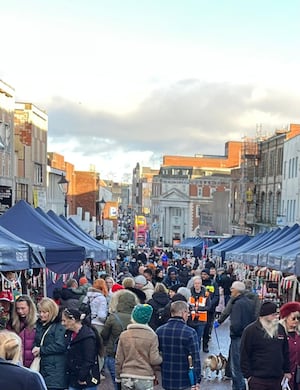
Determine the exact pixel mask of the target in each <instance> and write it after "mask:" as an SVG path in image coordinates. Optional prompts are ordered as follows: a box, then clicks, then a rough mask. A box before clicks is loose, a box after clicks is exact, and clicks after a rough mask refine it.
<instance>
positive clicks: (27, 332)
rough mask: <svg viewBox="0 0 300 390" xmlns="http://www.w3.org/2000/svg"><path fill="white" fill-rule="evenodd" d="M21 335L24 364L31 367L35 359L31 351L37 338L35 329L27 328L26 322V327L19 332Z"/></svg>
mask: <svg viewBox="0 0 300 390" xmlns="http://www.w3.org/2000/svg"><path fill="white" fill-rule="evenodd" d="M19 336H20V337H21V340H22V347H23V351H22V357H23V366H24V367H30V364H31V363H32V361H33V359H34V356H33V354H32V352H31V351H32V348H33V344H34V339H35V329H28V328H26V324H24V328H23V329H22V330H21V332H20V333H19Z"/></svg>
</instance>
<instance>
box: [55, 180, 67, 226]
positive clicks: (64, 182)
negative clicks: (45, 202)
mask: <svg viewBox="0 0 300 390" xmlns="http://www.w3.org/2000/svg"><path fill="white" fill-rule="evenodd" d="M57 184H58V186H59V189H60V190H61V192H62V193H63V194H64V197H65V204H64V208H65V217H66V218H67V216H68V214H67V212H68V197H67V195H68V191H69V180H67V179H66V176H64V174H63V173H62V174H61V178H60V179H59V181H58V182H57Z"/></svg>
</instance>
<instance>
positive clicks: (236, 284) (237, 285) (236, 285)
mask: <svg viewBox="0 0 300 390" xmlns="http://www.w3.org/2000/svg"><path fill="white" fill-rule="evenodd" d="M231 288H234V289H235V290H237V291H240V292H243V291H245V290H246V286H245V283H243V282H239V281H236V282H233V283H232V285H231Z"/></svg>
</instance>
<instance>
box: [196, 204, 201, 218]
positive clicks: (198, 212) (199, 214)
mask: <svg viewBox="0 0 300 390" xmlns="http://www.w3.org/2000/svg"><path fill="white" fill-rule="evenodd" d="M200 216H201V206H197V217H200Z"/></svg>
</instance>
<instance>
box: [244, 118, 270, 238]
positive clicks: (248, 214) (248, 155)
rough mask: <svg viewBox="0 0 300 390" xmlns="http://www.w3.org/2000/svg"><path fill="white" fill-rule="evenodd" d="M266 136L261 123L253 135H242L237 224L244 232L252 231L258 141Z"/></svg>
mask: <svg viewBox="0 0 300 390" xmlns="http://www.w3.org/2000/svg"><path fill="white" fill-rule="evenodd" d="M266 138H267V136H266V135H263V134H262V125H261V124H259V125H257V126H256V136H255V137H252V138H251V137H247V136H245V137H243V138H242V149H241V166H240V167H241V171H240V172H241V173H240V185H239V191H240V194H239V198H240V210H239V221H238V223H239V226H240V228H241V230H242V231H243V232H244V233H249V232H250V231H251V232H253V228H254V224H255V217H256V216H255V211H256V188H257V184H258V177H259V175H258V164H259V159H260V143H261V141H263V140H264V139H266Z"/></svg>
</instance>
